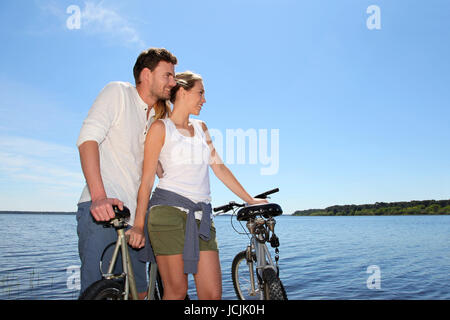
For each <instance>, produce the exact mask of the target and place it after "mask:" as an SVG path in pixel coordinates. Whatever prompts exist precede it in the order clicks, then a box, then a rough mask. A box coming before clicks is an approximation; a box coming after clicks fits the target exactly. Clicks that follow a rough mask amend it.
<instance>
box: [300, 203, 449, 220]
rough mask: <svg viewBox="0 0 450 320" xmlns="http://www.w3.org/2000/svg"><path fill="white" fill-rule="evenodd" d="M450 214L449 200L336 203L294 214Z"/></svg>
mask: <svg viewBox="0 0 450 320" xmlns="http://www.w3.org/2000/svg"><path fill="white" fill-rule="evenodd" d="M444 214H450V200H422V201H417V200H414V201H409V202H389V203H386V202H376V203H375V204H361V205H354V204H352V205H340V206H339V205H337V206H331V207H328V208H325V209H309V210H297V211H295V212H294V213H293V215H295V216H386V215H444Z"/></svg>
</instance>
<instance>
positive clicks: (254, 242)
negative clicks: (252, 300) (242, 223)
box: [246, 228, 277, 299]
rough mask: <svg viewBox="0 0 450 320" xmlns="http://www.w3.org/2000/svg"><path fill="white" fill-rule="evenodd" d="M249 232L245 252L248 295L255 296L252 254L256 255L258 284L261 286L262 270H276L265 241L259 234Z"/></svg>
mask: <svg viewBox="0 0 450 320" xmlns="http://www.w3.org/2000/svg"><path fill="white" fill-rule="evenodd" d="M249 231H250V232H251V235H252V237H251V239H250V245H249V246H247V251H246V259H247V264H248V269H249V274H250V285H251V292H250V295H252V296H255V295H256V288H255V275H254V273H253V258H252V252H254V253H255V255H256V262H257V265H256V273H257V275H258V284H262V282H261V280H260V279H262V274H263V271H264V269H266V268H273V269H274V270H275V272H277V268H276V267H275V265H274V263H273V260H272V256H271V255H270V252H269V249H268V248H267V246H266V243H265V242H266V241H265V239H264V237H263V235H262V234H261V233H258V234H256V235H255V232H253V233H252V230H251V229H250V228H249ZM260 295H261V297H260V298H261V299H263V296H262V295H263V290H260Z"/></svg>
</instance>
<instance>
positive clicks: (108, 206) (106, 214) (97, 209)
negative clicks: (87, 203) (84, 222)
mask: <svg viewBox="0 0 450 320" xmlns="http://www.w3.org/2000/svg"><path fill="white" fill-rule="evenodd" d="M113 205H116V206H118V207H119V209H120V210H123V202H122V201H120V200H119V199H115V198H103V199H98V200H92V204H91V214H92V216H93V217H94V219H95V221H109V220H111V219H112V218H114V217H115V215H116V214H115V213H114V210H113V208H112V206H113Z"/></svg>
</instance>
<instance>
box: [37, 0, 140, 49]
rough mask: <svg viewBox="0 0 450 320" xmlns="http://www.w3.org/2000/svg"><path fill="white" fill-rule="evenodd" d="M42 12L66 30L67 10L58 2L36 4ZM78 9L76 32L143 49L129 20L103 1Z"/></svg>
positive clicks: (89, 2)
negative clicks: (58, 22) (58, 21)
mask: <svg viewBox="0 0 450 320" xmlns="http://www.w3.org/2000/svg"><path fill="white" fill-rule="evenodd" d="M38 5H39V6H40V8H41V10H42V11H43V12H45V13H46V14H49V15H52V16H55V17H57V18H58V19H60V20H61V21H60V22H63V25H64V27H65V28H66V27H67V26H66V21H67V19H68V18H69V17H70V15H71V14H70V13H67V12H66V11H67V8H63V7H62V6H61V4H60V3H58V2H45V3H39V4H38ZM79 9H80V28H79V29H77V30H76V32H78V31H79V32H84V33H86V34H88V35H93V36H100V37H102V38H103V39H105V40H107V41H109V42H113V43H114V44H115V45H127V46H130V45H131V46H133V45H136V46H139V47H140V48H143V47H145V42H144V41H143V40H142V38H141V36H140V34H139V31H138V30H137V29H136V27H135V26H134V25H133V23H132V22H131V20H130V19H129V18H127V17H125V16H124V15H123V14H120V13H119V12H118V10H116V9H113V8H110V7H106V6H105V4H104V1H100V2H93V1H86V2H85V3H84V7H82V6H79Z"/></svg>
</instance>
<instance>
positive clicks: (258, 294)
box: [214, 188, 287, 300]
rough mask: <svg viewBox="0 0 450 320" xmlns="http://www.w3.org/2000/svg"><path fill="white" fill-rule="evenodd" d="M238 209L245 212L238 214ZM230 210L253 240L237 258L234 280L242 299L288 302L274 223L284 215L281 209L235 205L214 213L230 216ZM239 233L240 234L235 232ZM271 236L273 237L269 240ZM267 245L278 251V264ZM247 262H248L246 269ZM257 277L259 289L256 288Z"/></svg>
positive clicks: (218, 208) (271, 205)
mask: <svg viewBox="0 0 450 320" xmlns="http://www.w3.org/2000/svg"><path fill="white" fill-rule="evenodd" d="M278 191H279V189H278V188H276V189H273V190H270V191H267V192H264V193H261V194H259V195H257V196H255V198H260V199H266V198H267V196H268V195H270V194H273V193H276V192H278ZM235 208H241V209H239V210H238V211H237V212H236V209H235ZM230 210H233V214H232V215H231V219H232V218H233V216H236V219H237V220H238V221H239V222H240V223H241V221H246V227H247V229H248V232H247V231H246V230H245V228H244V227H243V226H242V223H241V226H242V228H243V229H244V231H245V234H246V235H247V236H248V237H249V239H250V244H249V245H248V246H247V248H246V250H244V251H241V252H239V253H238V254H237V255H236V256H235V257H234V259H233V263H232V266H231V277H232V280H233V286H234V290H235V292H236V295H237V297H238V299H239V300H248V299H257V298H259V299H260V300H287V294H286V291H285V289H284V286H283V283H282V282H281V280H280V278H279V272H280V270H279V267H278V260H279V255H278V254H279V250H278V247H279V246H280V241H279V239H278V237H277V236H276V234H275V224H276V221H275V219H274V217H276V216H279V215H280V214H282V213H283V211H282V209H281V207H280V206H279V205H278V204H276V203H267V204H261V205H248V204H245V203H244V204H239V203H236V202H234V201H231V202H229V203H228V204H226V205H223V206H220V207H216V208H214V212H218V211H222V213H226V212H228V211H230ZM219 214H220V213H219ZM231 221H232V220H231ZM231 223H232V222H231ZM232 226H233V224H232ZM233 228H234V226H233ZM235 231H237V230H236V229H235ZM270 233H271V234H272V235H271V236H270V237H269V235H270ZM249 234H250V235H251V236H249ZM266 242H268V243H270V244H271V246H272V248H275V264H274V263H273V260H272V257H271V254H270V252H269V249H268V248H267V246H266ZM244 262H246V266H245V264H244ZM255 274H256V279H257V286H256V285H255Z"/></svg>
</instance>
